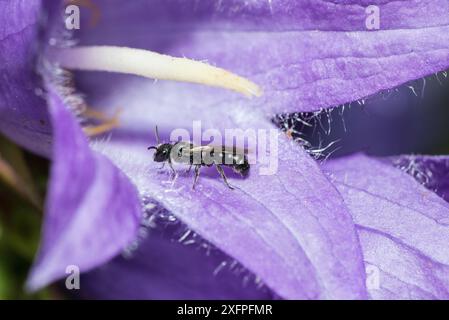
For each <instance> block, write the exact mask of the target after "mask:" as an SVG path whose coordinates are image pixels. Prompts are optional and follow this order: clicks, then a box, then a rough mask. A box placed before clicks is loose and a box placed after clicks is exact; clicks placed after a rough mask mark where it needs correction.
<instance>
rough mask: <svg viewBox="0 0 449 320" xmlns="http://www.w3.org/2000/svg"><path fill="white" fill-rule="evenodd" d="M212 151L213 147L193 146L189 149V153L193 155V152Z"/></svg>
mask: <svg viewBox="0 0 449 320" xmlns="http://www.w3.org/2000/svg"><path fill="white" fill-rule="evenodd" d="M213 149H214V147H213V146H193V147H192V148H190V152H192V153H194V152H203V151H206V152H211V151H212V150H213Z"/></svg>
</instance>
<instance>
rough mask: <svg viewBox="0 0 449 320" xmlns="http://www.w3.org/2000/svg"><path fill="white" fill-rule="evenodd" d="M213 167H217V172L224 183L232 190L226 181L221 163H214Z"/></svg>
mask: <svg viewBox="0 0 449 320" xmlns="http://www.w3.org/2000/svg"><path fill="white" fill-rule="evenodd" d="M215 168H217V171H218V173H219V174H220V176H221V177H222V178H223V181H224V183H225V184H226V185H227V186H228V188H229V189H231V190H234V188H233V187H231V185H230V184H229V182H228V179H227V178H226V175H225V173H224V171H223V168H222V167H221V165H219V164H216V165H215Z"/></svg>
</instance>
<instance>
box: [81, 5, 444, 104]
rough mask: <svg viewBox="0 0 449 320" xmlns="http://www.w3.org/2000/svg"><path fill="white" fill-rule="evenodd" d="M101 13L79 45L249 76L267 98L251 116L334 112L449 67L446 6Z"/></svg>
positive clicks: (130, 8) (108, 9) (108, 8)
mask: <svg viewBox="0 0 449 320" xmlns="http://www.w3.org/2000/svg"><path fill="white" fill-rule="evenodd" d="M98 4H99V6H100V8H101V13H102V19H101V21H100V23H99V24H98V26H96V27H95V28H87V27H86V28H84V29H81V36H82V43H83V44H96V45H98V44H104V45H122V46H133V47H141V48H149V49H152V50H156V51H159V52H162V53H167V54H172V55H177V56H186V57H189V58H194V59H199V60H207V61H208V62H209V63H211V64H216V65H219V66H221V67H224V68H227V69H229V70H231V71H233V72H236V73H238V74H241V75H244V76H247V77H248V78H250V79H251V80H253V81H255V82H256V83H258V84H259V85H261V86H262V87H263V89H264V91H265V95H264V96H263V97H262V99H254V100H253V101H251V102H246V103H245V106H246V107H248V106H249V107H250V108H249V109H247V110H254V109H260V110H263V111H264V112H266V113H279V112H287V111H312V110H317V109H319V108H323V107H330V106H336V105H339V104H342V103H347V102H351V101H354V100H357V99H360V98H363V97H365V96H368V95H371V94H374V93H376V92H378V91H380V90H383V89H389V88H392V87H395V86H397V85H399V84H402V83H405V82H407V81H409V80H412V79H417V78H421V77H423V76H425V75H429V74H432V73H435V72H438V71H442V70H444V69H446V68H448V67H449V15H447V12H448V10H449V3H448V2H447V1H444V0H429V1H425V2H422V1H417V0H411V1H406V2H403V1H399V2H398V1H383V0H382V1H381V0H376V1H371V2H369V3H367V4H366V5H364V4H359V3H352V2H344V3H334V2H332V3H331V2H321V1H306V0H301V1H297V0H284V1H273V2H271V1H265V0H260V1H251V2H245V3H243V2H241V1H221V0H216V1H209V0H206V1H197V0H188V1H184V0H183V1H179V0H170V1H166V0H161V1H146V0H141V1H133V2H132V3H127V4H123V2H121V1H98ZM368 5H377V6H378V7H379V10H380V30H379V31H369V30H367V29H366V26H365V20H366V19H367V18H368V14H367V13H366V12H365V10H366V8H367V7H368ZM118 7H120V10H117V8H118ZM112 21H113V22H112ZM118 26H119V27H118ZM411 66H412V67H411ZM176 88H177V87H176V86H174V89H173V90H176ZM208 93H209V94H213V95H217V93H218V96H217V98H216V101H217V102H220V101H221V100H223V97H226V94H221V91H219V90H210V91H208ZM202 94H203V95H204V92H203V93H202ZM228 96H229V95H228ZM231 97H232V99H234V100H237V101H238V100H239V99H240V97H238V96H237V95H233V96H231ZM228 99H229V97H228ZM216 104H217V103H216Z"/></svg>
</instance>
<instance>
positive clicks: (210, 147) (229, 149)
mask: <svg viewBox="0 0 449 320" xmlns="http://www.w3.org/2000/svg"><path fill="white" fill-rule="evenodd" d="M214 149H215V150H223V151H225V152H228V153H234V152H236V153H241V154H248V153H253V152H252V150H251V149H248V148H235V147H231V146H223V145H207V146H194V147H192V149H191V151H192V152H200V151H206V152H211V151H212V150H214Z"/></svg>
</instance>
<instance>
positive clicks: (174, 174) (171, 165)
mask: <svg viewBox="0 0 449 320" xmlns="http://www.w3.org/2000/svg"><path fill="white" fill-rule="evenodd" d="M168 165H169V166H170V169H171V171H172V173H173V176H175V177H176V170H175V168H173V164H172V162H171V159H170V158H168Z"/></svg>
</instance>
